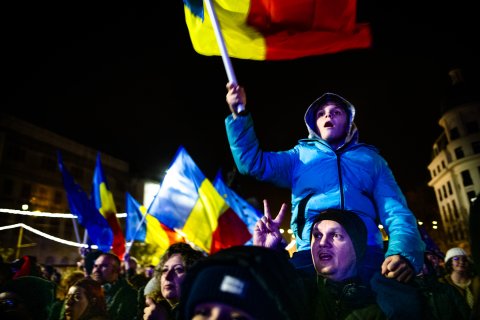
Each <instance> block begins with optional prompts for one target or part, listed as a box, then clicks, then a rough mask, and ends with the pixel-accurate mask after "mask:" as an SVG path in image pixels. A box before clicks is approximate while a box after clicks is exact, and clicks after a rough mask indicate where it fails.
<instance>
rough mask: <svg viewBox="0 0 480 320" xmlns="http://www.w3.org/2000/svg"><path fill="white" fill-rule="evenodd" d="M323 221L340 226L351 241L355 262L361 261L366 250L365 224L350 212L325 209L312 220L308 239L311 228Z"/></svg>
mask: <svg viewBox="0 0 480 320" xmlns="http://www.w3.org/2000/svg"><path fill="white" fill-rule="evenodd" d="M323 220H332V221H336V222H338V223H339V224H341V225H342V227H343V228H344V229H345V231H346V232H347V233H348V236H349V237H350V240H351V241H352V244H353V248H354V249H355V254H356V256H357V260H361V259H362V258H363V256H364V254H365V250H366V248H367V227H365V223H364V222H363V220H362V218H360V217H359V216H358V214H356V213H354V212H352V211H348V210H339V209H327V210H325V211H322V212H321V213H320V214H319V215H317V216H316V217H315V219H314V220H313V224H312V230H311V231H310V238H311V233H312V231H313V226H314V225H315V224H316V223H318V222H320V221H323Z"/></svg>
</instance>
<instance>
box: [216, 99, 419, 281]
mask: <svg viewBox="0 0 480 320" xmlns="http://www.w3.org/2000/svg"><path fill="white" fill-rule="evenodd" d="M327 99H328V100H332V99H334V100H337V101H340V102H341V103H342V105H343V107H344V108H345V109H346V111H347V113H348V115H349V128H348V135H347V137H346V139H345V142H344V144H343V145H342V146H340V147H338V148H337V149H336V150H334V149H333V148H332V147H331V146H330V145H329V144H328V143H327V142H326V141H325V140H323V139H322V138H321V137H320V134H319V133H318V131H317V130H316V111H317V109H318V108H319V107H320V106H322V105H323V104H324V103H325V100H327ZM354 118H355V108H354V106H353V105H352V104H351V103H350V102H348V101H347V100H345V99H344V98H342V97H340V96H338V95H336V94H333V93H326V94H324V95H322V96H321V97H320V98H318V99H317V100H315V101H314V102H313V103H312V104H311V105H310V106H309V107H308V109H307V111H306V113H305V123H306V125H307V129H308V134H309V135H308V138H307V139H301V140H299V141H298V144H297V145H296V146H294V147H293V148H292V149H290V150H287V151H279V152H267V151H263V150H262V149H261V148H260V145H259V141H258V139H257V136H256V134H255V131H254V128H253V120H252V117H251V115H250V114H248V113H247V114H245V115H242V116H238V117H237V118H236V119H234V118H233V116H232V115H229V116H228V117H227V118H226V119H225V124H226V130H227V137H228V140H229V143H230V148H231V151H232V155H233V158H234V160H235V163H236V165H237V168H238V170H239V172H240V173H242V174H248V175H251V176H253V177H255V178H256V179H258V180H260V181H264V182H269V183H272V184H274V185H276V186H278V187H282V188H289V189H291V190H292V199H291V202H292V218H291V221H290V226H291V228H292V230H293V233H294V235H295V237H296V239H295V240H296V245H297V250H298V251H301V250H309V249H310V238H309V236H310V229H311V226H312V220H313V218H314V217H315V215H317V214H319V213H320V212H322V211H323V210H325V209H328V208H335V209H346V210H351V211H354V212H356V213H357V214H358V215H359V216H360V217H361V218H362V219H363V221H364V222H365V225H366V226H367V229H368V246H373V247H377V248H379V249H381V250H382V249H383V240H382V235H381V233H380V230H379V229H378V224H382V225H383V227H384V230H385V231H386V233H387V234H388V236H389V244H388V249H387V252H386V253H385V256H386V257H388V256H391V255H395V254H399V255H401V256H403V257H405V258H406V259H407V260H408V261H409V262H410V263H411V264H412V266H413V267H414V269H415V270H416V271H417V272H419V271H420V270H421V268H422V264H423V251H424V247H425V244H424V242H423V241H422V239H421V237H420V233H419V231H418V229H417V221H416V218H415V216H414V214H413V213H412V211H410V209H409V208H408V206H407V203H406V200H405V197H404V195H403V193H402V191H401V190H400V188H399V186H398V184H397V182H396V181H395V178H394V176H393V173H392V171H391V170H390V168H389V166H388V164H387V162H386V161H385V159H384V158H383V157H382V156H381V155H380V154H379V152H378V150H377V149H376V148H375V147H373V146H370V145H367V144H363V143H359V142H358V131H357V128H356V126H355V124H354Z"/></svg>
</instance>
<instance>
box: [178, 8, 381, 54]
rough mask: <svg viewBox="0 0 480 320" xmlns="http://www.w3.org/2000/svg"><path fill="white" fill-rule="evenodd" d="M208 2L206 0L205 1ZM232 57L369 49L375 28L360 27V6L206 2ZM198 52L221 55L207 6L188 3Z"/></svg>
mask: <svg viewBox="0 0 480 320" xmlns="http://www.w3.org/2000/svg"><path fill="white" fill-rule="evenodd" d="M205 1H207V0H205ZM208 1H210V3H212V6H213V8H214V9H215V15H216V17H217V19H216V20H218V22H219V24H220V26H221V34H222V35H223V38H224V39H225V40H224V41H225V45H226V48H227V51H228V54H229V55H230V56H231V57H235V58H240V59H251V60H288V59H296V58H301V57H306V56H313V55H322V54H331V53H336V52H340V51H345V50H351V49H363V48H369V47H371V44H372V35H371V28H370V26H369V25H368V24H365V23H363V24H359V23H357V22H356V15H357V2H356V0H335V1H326V0H296V1H292V0H235V1H232V0H208ZM183 2H184V9H185V20H186V24H187V27H188V30H189V33H190V38H191V40H192V45H193V48H194V49H195V51H197V52H198V53H199V54H202V55H207V56H212V55H220V50H219V46H218V44H217V42H216V37H217V36H216V34H215V30H214V27H213V26H212V23H211V22H212V20H213V19H211V17H210V16H209V15H208V13H206V12H205V10H204V1H203V0H184V1H183Z"/></svg>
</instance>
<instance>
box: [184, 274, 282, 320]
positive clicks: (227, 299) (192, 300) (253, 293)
mask: <svg viewBox="0 0 480 320" xmlns="http://www.w3.org/2000/svg"><path fill="white" fill-rule="evenodd" d="M266 290H268V288H263V287H262V286H261V285H260V284H259V283H258V281H257V280H256V279H254V277H253V275H252V274H251V273H250V271H249V270H248V268H246V267H240V266H212V267H210V268H207V269H205V270H203V271H201V272H200V273H199V274H198V275H197V280H196V281H195V283H194V284H193V286H192V288H191V291H190V294H189V299H188V301H187V305H186V310H187V319H191V318H192V317H193V312H194V307H195V306H196V305H198V304H199V303H203V302H210V303H211V302H220V303H224V304H227V305H230V306H232V307H236V308H238V309H240V310H242V311H244V312H247V313H248V314H249V315H251V316H253V317H254V318H255V319H280V318H281V315H280V314H275V312H276V311H275V310H276V309H277V306H276V305H275V302H274V301H273V300H272V299H270V298H269V295H268V292H266Z"/></svg>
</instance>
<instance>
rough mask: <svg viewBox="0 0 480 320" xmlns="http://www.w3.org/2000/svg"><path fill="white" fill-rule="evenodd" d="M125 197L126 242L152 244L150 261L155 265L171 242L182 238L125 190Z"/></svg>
mask: <svg viewBox="0 0 480 320" xmlns="http://www.w3.org/2000/svg"><path fill="white" fill-rule="evenodd" d="M126 197H127V200H126V212H127V219H126V239H127V241H128V242H133V241H134V240H136V241H140V242H144V243H147V244H149V245H151V246H153V247H154V248H155V255H153V256H152V262H151V263H152V264H153V265H157V264H158V263H159V262H160V261H159V258H160V257H161V256H162V255H163V254H164V253H165V251H166V250H167V249H168V247H169V246H170V245H171V244H173V243H176V242H183V239H182V238H181V236H179V234H178V233H176V232H175V231H174V230H172V229H170V228H168V227H167V226H165V225H164V224H162V223H161V222H160V221H158V220H157V219H156V218H155V217H153V216H152V215H150V214H148V213H147V208H145V206H142V205H141V204H140V203H138V201H137V200H135V198H133V197H132V195H131V194H130V193H128V192H127V195H126Z"/></svg>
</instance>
